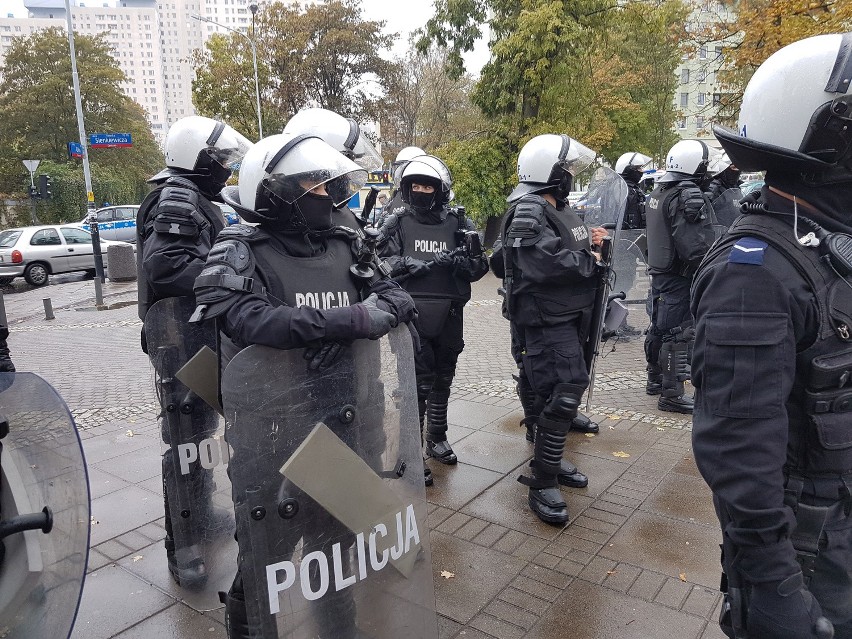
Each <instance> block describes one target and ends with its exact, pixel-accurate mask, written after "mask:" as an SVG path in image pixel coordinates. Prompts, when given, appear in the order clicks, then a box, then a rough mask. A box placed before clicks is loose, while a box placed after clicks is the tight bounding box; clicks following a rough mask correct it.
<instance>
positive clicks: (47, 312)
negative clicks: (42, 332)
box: [41, 297, 56, 320]
mask: <svg viewBox="0 0 852 639" xmlns="http://www.w3.org/2000/svg"><path fill="white" fill-rule="evenodd" d="M41 301H42V302H44V319H46V320H52V319H56V317H55V316H54V315H53V303H52V302H51V301H50V298H49V297H43V298H41Z"/></svg>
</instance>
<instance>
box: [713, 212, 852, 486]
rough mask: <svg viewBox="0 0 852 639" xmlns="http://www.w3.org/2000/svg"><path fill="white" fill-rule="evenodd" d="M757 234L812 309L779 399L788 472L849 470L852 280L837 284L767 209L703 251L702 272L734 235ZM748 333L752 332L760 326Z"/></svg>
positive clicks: (813, 474) (851, 443)
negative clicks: (784, 396) (804, 342)
mask: <svg viewBox="0 0 852 639" xmlns="http://www.w3.org/2000/svg"><path fill="white" fill-rule="evenodd" d="M743 237H757V238H760V239H762V240H764V241H766V242H767V243H768V244H769V245H770V246H772V247H773V248H775V249H776V250H777V251H778V252H780V253H781V254H782V255H783V256H784V257H785V258H786V259H787V260H788V261H789V262H790V264H791V265H792V266H794V267H795V268H796V270H797V271H798V273H799V275H801V277H802V278H803V279H804V280H805V282H807V284H808V286H809V287H810V289H811V291H813V298H814V301H815V304H816V309H817V321H818V328H817V336H816V339H815V341H814V342H813V343H812V344H811V345H809V346H807V347H805V348H804V349H803V350H801V351H799V352H797V353H796V377H795V380H794V383H793V389H792V392H791V394H790V397H789V399H788V400H787V405H786V408H787V415H788V432H789V436H788V437H789V439H788V443H787V464H786V467H785V472H786V473H787V474H788V475H795V476H805V477H817V476H820V475H823V476H828V477H830V476H834V477H837V476H838V475H841V474H844V473H845V474H849V473H852V289H851V288H849V284H852V281H850V280H852V277H847V278H846V279H847V281H845V282H844V281H843V280H842V279H841V278H840V277H839V276H838V275H837V274H835V272H834V271H833V270H832V269H831V268H830V266H828V265H827V264H826V263H825V261H824V260H822V259H821V258H820V250H819V248H812V247H803V246H801V245H799V244H798V243H797V242H796V241H795V239H794V237H793V227H792V225H791V224H790V223H789V222H786V221H784V220H783V219H781V218H779V217H777V216H773V215H771V214H767V215H761V214H753V215H747V216H744V217H740V218H739V219H738V220H737V221H736V222H735V223H734V224H733V225H732V226H731V228H730V229H729V230H728V235H726V236H725V237H724V238H723V239H722V241H720V242H718V243H717V244H716V245H715V246H714V247H713V248H712V249H711V250H710V251H709V252H708V254H707V256H706V257H705V259H704V261H703V262H702V264H701V267H700V268H699V271H700V270H702V269H703V268H704V267H705V266H706V265H708V264H710V263H711V262H713V261H718V260H717V259H716V258H719V257H720V256H723V255H727V253H729V252H730V250H731V247H732V246H733V245H734V244H735V243H736V242H737V240H738V239H740V238H743ZM754 330H755V331H756V332H757V333H759V332H760V330H761V327H760V326H755V327H754Z"/></svg>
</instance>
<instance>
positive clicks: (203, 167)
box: [152, 115, 252, 184]
mask: <svg viewBox="0 0 852 639" xmlns="http://www.w3.org/2000/svg"><path fill="white" fill-rule="evenodd" d="M251 146H252V144H251V142H249V141H248V139H246V138H245V137H243V136H242V135H240V134H239V133H237V132H236V131H235V130H234V129H232V128H231V127H229V126H228V125H227V124H224V123H223V122H219V121H217V120H214V119H212V118H205V117H202V116H200V115H191V116H189V117H186V118H182V119H180V120H178V121H177V122H175V123H174V124H173V125H172V126H171V128H170V129H169V132H168V133H167V134H166V144H165V155H166V166H167V167H168V169H167V170H166V171H164V172H161V173H160V174H158V175H156V176H154V177H153V178H152V181H154V180H157V179H158V178H159V177H160V176H163V175H165V174H169V175H199V176H210V177H212V178H213V179H214V181H216V182H220V183H222V184H224V183H225V182H227V181H228V178H229V177H230V176H231V171H232V170H233V168H234V167H235V166H236V165H238V164H239V163H240V161H241V160H242V159H243V156H244V155H245V154H246V152H247V151H248V150H249V149H250V148H251Z"/></svg>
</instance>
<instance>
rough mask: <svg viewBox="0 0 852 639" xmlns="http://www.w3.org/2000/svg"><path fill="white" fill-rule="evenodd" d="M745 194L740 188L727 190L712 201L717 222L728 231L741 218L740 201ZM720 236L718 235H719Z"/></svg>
mask: <svg viewBox="0 0 852 639" xmlns="http://www.w3.org/2000/svg"><path fill="white" fill-rule="evenodd" d="M742 198H743V192H742V191H741V190H740V188H739V187H736V188H733V189H727V190H725V191H723V192H722V193H720V194H719V195H717V196H716V197H715V198H713V199H712V201H711V203H712V204H713V211H715V213H716V222H717V223H718V224H720V225H721V226H723V227H725V229H727V228H728V227H730V226H731V224H733V223H734V220H736V219H737V218H738V217H739V216H740V200H741V199H742ZM717 235H718V234H717Z"/></svg>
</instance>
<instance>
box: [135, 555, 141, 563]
mask: <svg viewBox="0 0 852 639" xmlns="http://www.w3.org/2000/svg"><path fill="white" fill-rule="evenodd" d="M140 559H142V555H136V556H135V557H134V558H133V563H134V564H135V563H136V562H137V561H139V560H140Z"/></svg>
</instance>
